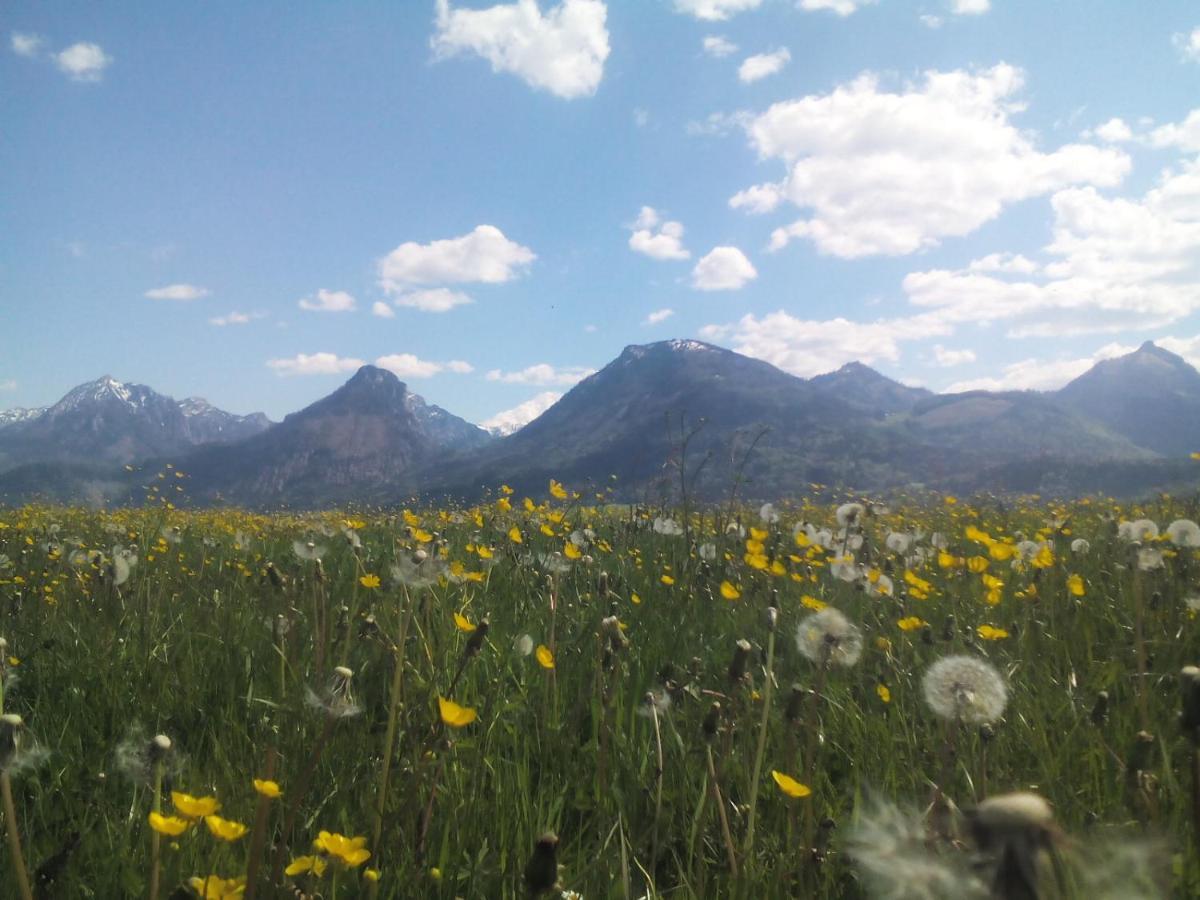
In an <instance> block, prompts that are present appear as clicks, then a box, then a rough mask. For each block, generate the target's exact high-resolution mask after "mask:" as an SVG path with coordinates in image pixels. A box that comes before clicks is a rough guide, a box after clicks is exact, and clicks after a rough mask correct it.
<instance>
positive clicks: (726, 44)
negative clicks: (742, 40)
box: [704, 34, 738, 59]
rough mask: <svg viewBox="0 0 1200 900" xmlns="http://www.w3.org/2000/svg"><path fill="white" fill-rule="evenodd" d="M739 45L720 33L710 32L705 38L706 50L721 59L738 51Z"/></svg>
mask: <svg viewBox="0 0 1200 900" xmlns="http://www.w3.org/2000/svg"><path fill="white" fill-rule="evenodd" d="M737 49H738V46H737V44H735V43H733V41H731V40H728V39H727V38H725V37H723V36H721V35H719V34H710V35H708V36H707V37H706V38H705V39H704V52H705V53H707V54H708V55H709V56H715V57H716V58H717V59H721V58H722V57H725V56H732V55H733V54H734V53H737Z"/></svg>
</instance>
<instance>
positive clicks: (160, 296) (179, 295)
mask: <svg viewBox="0 0 1200 900" xmlns="http://www.w3.org/2000/svg"><path fill="white" fill-rule="evenodd" d="M146 296H147V297H149V298H150V299H151V300H199V299H200V298H201V297H207V296H208V289H207V288H202V287H196V285H194V284H168V285H167V286H166V287H160V288H154V289H153V290H149V291H146Z"/></svg>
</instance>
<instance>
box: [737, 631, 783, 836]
mask: <svg viewBox="0 0 1200 900" xmlns="http://www.w3.org/2000/svg"><path fill="white" fill-rule="evenodd" d="M774 667H775V630H774V629H771V632H770V634H769V635H768V637H767V679H766V683H765V684H764V686H763V699H762V704H763V709H762V718H761V719H760V720H759V723H758V749H757V750H756V751H755V752H754V774H753V776H752V777H751V781H750V812H749V814H748V816H747V825H746V846H745V847H744V848H743V849H742V856H743V858H745V859H749V857H750V853H751V851H752V850H753V849H754V816H755V813H756V812H757V809H758V782H759V779H761V778H762V767H763V756H764V755H765V754H766V750H767V722H768V720H769V719H770V716H771V692H772V688H773V687H774V686H775V677H774Z"/></svg>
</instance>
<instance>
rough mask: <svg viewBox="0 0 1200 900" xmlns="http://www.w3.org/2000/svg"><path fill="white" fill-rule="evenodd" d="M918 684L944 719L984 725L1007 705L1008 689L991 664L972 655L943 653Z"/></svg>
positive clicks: (1002, 711)
mask: <svg viewBox="0 0 1200 900" xmlns="http://www.w3.org/2000/svg"><path fill="white" fill-rule="evenodd" d="M921 687H922V689H923V691H924V693H925V702H926V703H927V704H929V708H930V709H932V710H933V711H934V713H935V714H936V715H938V716H940V717H941V718H943V719H949V720H951V721H956V722H966V723H968V724H971V725H983V724H988V723H992V722H995V721H997V720H998V719H999V718H1000V717H1001V716H1002V715H1004V708H1005V706H1007V705H1008V688H1007V687H1006V686H1005V684H1004V679H1003V678H1001V677H1000V673H999V672H997V671H996V669H995V667H994V666H992V665H991V664H990V663H988V662H985V661H984V660H982V659H979V658H978V657H975V656H945V657H943V658H942V659H939V660H938V661H937V662H935V663H934V664H933V665H932V666H930V667H929V669H928V671H926V673H925V677H924V679H922V682H921Z"/></svg>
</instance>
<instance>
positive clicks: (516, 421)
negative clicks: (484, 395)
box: [479, 391, 562, 435]
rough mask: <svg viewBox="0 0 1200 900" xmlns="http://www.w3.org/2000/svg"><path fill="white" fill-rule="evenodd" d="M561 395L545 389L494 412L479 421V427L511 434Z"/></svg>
mask: <svg viewBox="0 0 1200 900" xmlns="http://www.w3.org/2000/svg"><path fill="white" fill-rule="evenodd" d="M561 397H562V394H556V393H554V391H546V392H544V393H541V394H538V395H537V396H536V397H533V398H532V399H530V400H526V401H525V402H524V403H521V404H519V405H517V406H514V407H513V408H512V409H506V410H504V411H503V412H498V413H496V414H495V415H494V416H492V417H491V418H490V419H485V420H484V421H482V422H480V423H479V427H480V428H485V429H487V430H488V431H490V432H492V433H493V434H501V435H504V434H512V433H513V432H514V431H516V430H517V429H518V428H522V427H523V426H525V425H528V424H529V423H530V422H532V421H533V420H534V419H536V418H537V417H538V416H540V415H541V414H542V413H544V412H545V411H546V410H548V409H549V408H550V407H552V406H553V405H554V404H555V403H557V402H558V401H559V399H560V398H561Z"/></svg>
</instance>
